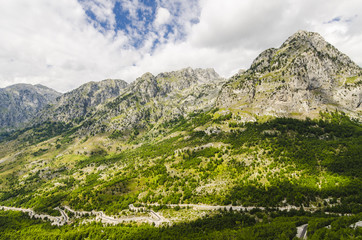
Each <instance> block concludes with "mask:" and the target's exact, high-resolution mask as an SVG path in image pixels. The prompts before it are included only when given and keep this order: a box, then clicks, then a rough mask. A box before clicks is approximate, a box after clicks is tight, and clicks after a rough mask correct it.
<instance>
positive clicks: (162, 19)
mask: <svg viewBox="0 0 362 240" xmlns="http://www.w3.org/2000/svg"><path fill="white" fill-rule="evenodd" d="M170 18H171V14H170V12H169V11H168V10H167V9H166V8H159V9H157V15H156V20H155V22H154V23H155V25H156V27H159V26H161V25H163V24H166V23H168V22H169V20H170Z"/></svg>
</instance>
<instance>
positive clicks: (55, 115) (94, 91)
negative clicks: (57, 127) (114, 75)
mask: <svg viewBox="0 0 362 240" xmlns="http://www.w3.org/2000/svg"><path fill="white" fill-rule="evenodd" d="M127 85H128V83H127V82H125V81H123V80H119V79H106V80H103V81H100V82H88V83H86V84H83V85H82V86H80V87H78V88H76V89H74V90H72V91H70V92H67V93H65V94H63V95H61V96H60V97H59V98H57V99H56V101H55V102H54V103H53V104H52V105H51V106H48V108H47V109H45V110H44V111H42V112H41V113H39V116H38V117H37V119H36V121H35V122H36V123H41V122H44V121H52V122H58V121H61V122H72V121H74V120H76V119H78V121H80V120H82V119H83V118H85V117H87V114H91V112H92V111H94V110H95V109H96V108H97V106H99V105H100V104H102V103H104V102H106V101H107V100H109V99H112V98H115V97H117V96H119V95H120V94H121V93H122V91H123V89H125V88H126V87H127Z"/></svg>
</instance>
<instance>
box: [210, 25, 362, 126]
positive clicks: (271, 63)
mask: <svg viewBox="0 0 362 240" xmlns="http://www.w3.org/2000/svg"><path fill="white" fill-rule="evenodd" d="M361 87H362V69H361V68H360V67H359V66H357V65H356V64H355V63H354V62H353V61H351V59H349V58H348V57H347V56H346V55H345V54H343V53H341V52H339V51H338V50H337V49H336V48H335V47H333V46H332V45H331V44H329V43H327V42H326V41H325V40H324V39H323V38H322V37H321V36H320V35H319V34H318V33H313V32H306V31H298V32H297V33H295V34H294V35H292V36H291V37H289V38H288V39H287V40H286V41H285V42H284V43H283V44H282V45H281V46H280V48H278V49H275V48H271V49H267V50H265V51H264V52H262V53H261V54H260V55H259V56H258V57H257V58H256V59H255V60H254V62H253V63H252V65H251V67H250V68H249V69H248V70H247V71H246V72H243V73H241V74H237V75H235V76H233V77H232V78H231V79H230V80H229V82H228V83H227V84H226V85H225V86H224V87H223V89H222V91H221V93H220V95H219V98H218V102H217V105H218V106H219V107H222V108H230V109H233V110H234V111H239V112H240V113H242V115H243V118H244V119H245V120H252V119H255V118H256V117H258V116H263V115H264V116H265V115H269V116H274V117H276V116H278V117H283V116H284V117H302V118H303V117H304V118H305V117H312V118H314V117H317V116H318V115H319V111H326V110H340V111H343V112H347V113H349V114H352V115H353V116H354V117H358V118H360V116H361V110H362V108H361V102H362V91H361Z"/></svg>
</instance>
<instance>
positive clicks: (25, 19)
mask: <svg viewBox="0 0 362 240" xmlns="http://www.w3.org/2000/svg"><path fill="white" fill-rule="evenodd" d="M117 1H118V2H120V3H121V4H122V6H123V7H124V8H125V9H128V11H129V14H130V18H131V20H132V19H133V20H134V21H136V20H135V19H136V18H137V11H139V10H140V9H141V10H142V9H143V10H147V6H145V5H144V4H142V3H140V1H138V0H132V1H125V0H81V1H76V0H67V1H48V0H32V1H27V0H11V1H8V0H0V5H1V8H0V36H1V37H0V69H1V70H0V87H4V86H7V85H10V84H14V83H19V82H25V83H33V84H36V83H41V84H44V85H47V86H50V87H53V88H55V89H56V90H59V91H67V90H70V89H72V88H75V87H78V86H79V85H81V84H83V83H85V82H88V81H97V80H101V79H104V78H121V79H125V80H127V81H129V82H131V81H133V80H134V79H135V78H136V77H138V76H140V75H141V74H142V73H144V72H146V71H149V72H152V73H154V74H157V73H159V72H162V71H172V70H177V69H180V68H183V67H187V66H191V67H204V68H206V67H213V68H215V69H216V71H217V72H219V73H220V74H221V75H222V76H225V77H229V76H230V75H232V74H234V73H236V72H237V71H238V69H240V68H248V67H249V66H250V64H251V62H252V60H253V59H254V58H255V57H256V56H257V54H259V53H260V52H261V51H262V50H264V49H266V48H269V47H278V46H280V45H281V44H282V42H283V41H284V40H285V39H286V38H287V37H288V36H289V35H291V34H293V33H294V32H296V31H297V30H299V29H305V30H309V31H317V32H319V33H320V34H321V35H322V36H323V37H325V39H326V40H327V41H329V42H330V43H332V44H333V45H335V46H336V47H337V48H339V49H340V50H341V51H342V52H344V53H346V54H347V55H349V56H350V57H351V58H352V60H354V61H355V62H356V63H357V64H359V65H360V66H361V65H362V54H361V53H362V28H361V27H360V26H361V25H362V16H360V14H361V13H362V2H361V1H360V0H349V1H340V0H321V1H314V0H275V1H268V0H243V1H240V0H225V1H219V0H200V1H196V0H187V1H181V0H175V1H163V0H157V1H156V3H157V11H156V12H155V14H156V16H155V17H154V22H153V23H152V24H150V25H149V28H150V29H148V32H147V33H146V34H145V35H140V32H142V31H144V29H142V28H144V27H145V26H146V25H145V24H144V22H142V21H139V22H137V23H135V24H134V25H135V26H136V27H134V29H128V30H129V31H128V32H126V31H120V30H117V26H116V16H115V13H114V11H113V7H114V5H115V3H116V2H117ZM86 11H92V12H93V13H94V15H95V20H92V19H90V18H89V17H88V16H87V14H86ZM147 11H148V10H147ZM166 25H169V26H172V29H173V30H172V31H171V32H170V31H168V30H167V28H166ZM141 30H142V31H141ZM134 37H138V38H139V39H143V44H142V45H141V46H139V47H137V48H136V47H134V46H133V45H132V43H133V42H132V41H133V39H132V38H134ZM155 40H158V44H157V45H154V43H155Z"/></svg>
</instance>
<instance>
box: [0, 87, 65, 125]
mask: <svg viewBox="0 0 362 240" xmlns="http://www.w3.org/2000/svg"><path fill="white" fill-rule="evenodd" d="M60 95H61V94H60V93H58V92H56V91H55V90H53V89H50V88H48V87H45V86H43V85H30V84H16V85H12V86H9V87H6V88H1V89H0V129H1V128H3V129H5V130H6V129H9V128H16V127H20V126H25V125H26V124H27V122H28V121H29V120H30V119H32V118H33V117H34V116H35V115H36V114H37V113H38V112H39V111H40V110H42V109H43V108H44V107H45V106H46V105H48V104H50V103H53V102H54V101H55V99H56V98H57V97H58V96H60Z"/></svg>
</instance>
